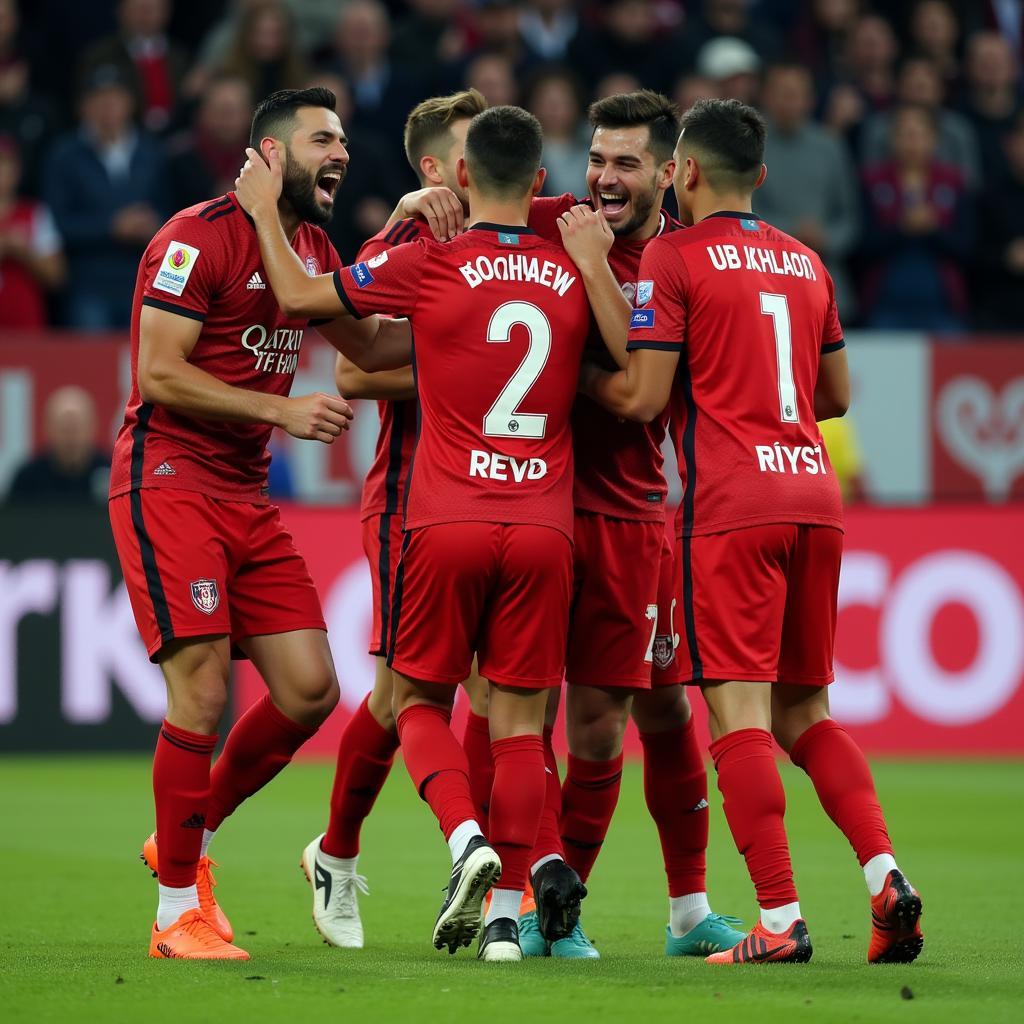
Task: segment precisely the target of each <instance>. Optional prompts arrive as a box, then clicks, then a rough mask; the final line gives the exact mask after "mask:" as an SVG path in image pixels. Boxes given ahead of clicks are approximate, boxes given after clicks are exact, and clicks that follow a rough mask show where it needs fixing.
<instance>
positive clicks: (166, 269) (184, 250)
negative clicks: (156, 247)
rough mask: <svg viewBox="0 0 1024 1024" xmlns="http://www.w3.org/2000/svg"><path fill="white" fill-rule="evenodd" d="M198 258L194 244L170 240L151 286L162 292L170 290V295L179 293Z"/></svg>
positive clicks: (183, 289) (186, 282)
mask: <svg viewBox="0 0 1024 1024" xmlns="http://www.w3.org/2000/svg"><path fill="white" fill-rule="evenodd" d="M198 259H199V250H198V249H197V248H196V247H195V246H194V245H186V244H185V243H184V242H171V244H170V245H168V246H167V252H165V253H164V259H163V262H162V263H161V264H160V269H159V270H158V271H157V272H156V277H155V278H154V280H153V287H154V288H159V289H160V291H162V292H170V293H171V295H181V294H182V292H184V291H185V285H186V284H188V279H189V276H190V275H191V273H192V271H193V270H194V269H195V265H196V260H198Z"/></svg>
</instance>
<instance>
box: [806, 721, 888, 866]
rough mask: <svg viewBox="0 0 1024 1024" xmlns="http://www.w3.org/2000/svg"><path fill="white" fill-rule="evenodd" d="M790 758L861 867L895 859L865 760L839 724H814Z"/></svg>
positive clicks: (829, 722) (830, 722)
mask: <svg viewBox="0 0 1024 1024" xmlns="http://www.w3.org/2000/svg"><path fill="white" fill-rule="evenodd" d="M789 756H790V758H791V759H792V761H793V764H795V765H796V766H797V767H798V768H803V770H804V771H805V772H807V774H808V775H809V776H810V777H811V782H813V783H814V789H815V792H816V793H817V794H818V799H819V800H820V801H821V806H822V807H823V808H824V809H825V813H826V814H827V815H828V816H829V817H830V818H831V819H832V820H833V821H834V822H835V823H836V825H837V826H838V827H839V830H840V831H841V832H842V833H843V835H844V836H846V838H847V839H849V841H850V845H851V846H852V847H853V849H854V852H855V853H856V854H857V860H859V861H860V863H861V866H863V865H864V864H866V863H867V862H868V861H869V860H871V858H872V857H876V856H877V855H878V854H880V853H889V854H891V853H892V843H891V842H890V841H889V832H888V830H887V829H886V827H885V816H884V815H883V814H882V808H881V807H880V806H879V803H878V794H877V793H876V792H875V782H874V779H872V777H871V769H870V768H869V767H868V762H867V759H866V758H865V757H864V754H863V753H862V751H861V749H860V747H858V746H857V744H856V743H854V741H853V739H852V738H851V737H850V734H849V733H848V732H847V731H846V730H845V729H844V728H843V727H842V726H841V725H840V724H839V723H838V722H835V721H833V720H832V719H831V718H826V719H825V720H824V721H822V722H816V723H815V724H814V725H812V726H811V727H810V728H809V729H808V730H806V732H804V733H803V734H802V735H801V736H800V738H799V739H798V740H797V741H796V743H794V744H793V749H792V750H791V751H790V755H789Z"/></svg>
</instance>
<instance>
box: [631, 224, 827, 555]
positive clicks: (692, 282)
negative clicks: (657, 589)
mask: <svg viewBox="0 0 1024 1024" xmlns="http://www.w3.org/2000/svg"><path fill="white" fill-rule="evenodd" d="M636 304H637V305H636V308H635V309H634V310H633V318H632V325H631V329H630V332H629V348H630V349H638V348H651V349H661V350H663V351H678V352H680V353H682V354H681V356H680V363H679V372H678V374H677V376H676V379H675V381H674V382H673V386H672V397H671V399H670V402H669V405H670V410H671V417H672V436H673V439H674V440H675V442H676V454H677V456H678V459H679V472H680V476H681V478H682V483H683V503H682V505H681V506H680V512H679V517H678V519H677V528H678V533H679V535H680V536H692V535H698V534H704V533H715V532H718V531H720V530H729V529H736V528H739V527H744V526H755V525H758V524H762V523H811V524H819V525H825V526H838V527H841V526H842V522H843V515H842V502H841V499H840V496H839V485H838V483H837V482H836V478H835V476H834V475H833V473H832V467H831V466H830V465H829V461H828V454H827V453H826V451H825V447H824V445H823V444H822V441H821V433H820V431H819V430H818V424H817V423H816V422H815V419H814V386H815V383H816V381H817V379H818V366H819V363H820V360H821V355H822V353H824V352H833V351H836V350H837V349H840V348H842V347H843V333H842V328H841V327H840V326H839V316H838V314H837V313H836V303H835V296H834V292H833V288H832V280H831V278H830V277H829V276H828V273H827V272H826V270H825V268H824V266H823V265H822V262H821V260H820V259H819V258H818V256H817V254H816V253H814V252H813V251H812V250H811V249H809V248H807V246H805V245H803V244H801V243H800V242H798V241H797V240H796V239H795V238H791V237H790V236H789V235H786V234H784V233H783V232H781V231H778V230H776V229H775V228H773V227H771V226H770V225H769V224H765V223H764V222H763V221H759V220H756V219H755V218H754V216H753V214H741V213H718V214H713V215H712V216H710V217H708V218H706V219H705V220H703V221H701V222H700V223H699V224H697V225H695V226H694V227H692V228H688V229H686V230H685V231H676V232H674V233H673V234H671V235H667V236H665V237H664V238H659V239H656V240H655V241H653V242H652V243H651V244H650V245H649V246H648V247H647V249H646V251H645V252H644V256H643V259H642V260H641V262H640V279H639V280H638V281H637V295H636Z"/></svg>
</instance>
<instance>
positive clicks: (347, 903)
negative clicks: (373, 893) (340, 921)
mask: <svg viewBox="0 0 1024 1024" xmlns="http://www.w3.org/2000/svg"><path fill="white" fill-rule="evenodd" d="M357 891H358V892H361V893H362V894H363V895H364V896H369V895H370V887H369V885H367V883H366V877H365V876H364V875H356V874H352V875H342V876H341V878H340V879H339V880H338V884H337V887H336V888H335V890H334V898H333V899H332V901H331V902H332V903H334V904H335V906H336V907H337V909H338V910H340V911H341V912H342V913H344V914H351V913H352V911H354V910H355V906H356V892H357Z"/></svg>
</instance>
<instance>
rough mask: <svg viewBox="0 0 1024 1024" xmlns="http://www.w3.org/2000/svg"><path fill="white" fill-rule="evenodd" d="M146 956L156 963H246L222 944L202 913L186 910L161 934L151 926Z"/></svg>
mask: <svg viewBox="0 0 1024 1024" xmlns="http://www.w3.org/2000/svg"><path fill="white" fill-rule="evenodd" d="M149 955H150V956H152V957H156V959H158V960H248V959H249V954H248V953H246V951H245V950H244V949H239V948H238V946H232V945H231V943H230V942H225V941H224V940H223V939H222V938H221V937H220V936H219V935H218V934H217V933H216V932H215V931H214V930H213V926H212V925H211V924H210V922H209V921H207V920H206V918H205V917H203V912H202V911H201V910H186V911H185V913H184V914H182V915H181V917H179V918H178V920H177V921H175V922H174V924H172V925H170V926H169V927H167V928H165V929H164V930H163V931H160V930H159V929H158V928H157V926H156V925H155V924H154V925H153V935H152V937H151V938H150V940H149Z"/></svg>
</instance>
